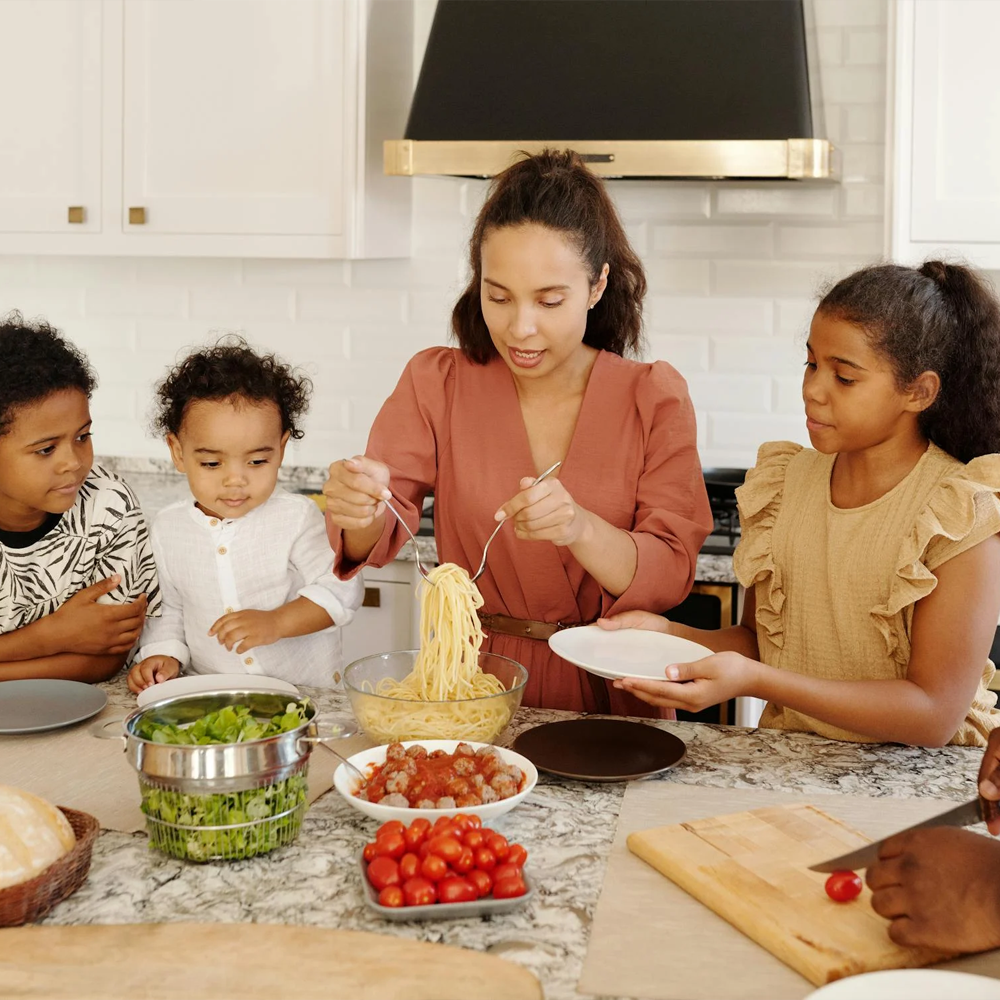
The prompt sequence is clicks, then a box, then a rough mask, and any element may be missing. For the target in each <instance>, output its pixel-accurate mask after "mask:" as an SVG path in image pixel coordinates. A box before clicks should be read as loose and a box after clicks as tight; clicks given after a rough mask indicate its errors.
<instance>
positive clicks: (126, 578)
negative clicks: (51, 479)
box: [0, 465, 160, 633]
mask: <svg viewBox="0 0 1000 1000" xmlns="http://www.w3.org/2000/svg"><path fill="white" fill-rule="evenodd" d="M115 573H118V574H120V575H121V578H122V579H121V583H120V584H119V585H118V586H117V587H116V588H115V589H114V590H113V591H111V593H110V594H108V595H106V596H105V597H102V598H101V599H100V600H101V603H113V604H125V603H128V602H130V601H134V600H136V598H138V597H139V595H140V594H145V595H146V597H147V599H148V604H147V609H146V615H147V617H155V616H158V615H159V613H160V587H159V583H158V581H157V576H156V564H155V563H154V562H153V551H152V548H151V546H150V544H149V536H148V534H147V532H146V522H145V520H144V519H143V516H142V510H141V508H140V507H139V501H138V500H137V499H136V496H135V494H134V493H133V492H132V489H131V488H130V487H129V485H128V483H126V482H125V481H124V480H122V479H119V478H118V476H116V475H114V474H113V473H110V472H105V471H104V470H103V469H102V468H100V467H99V466H96V465H95V466H94V467H93V468H92V469H91V470H90V475H89V476H87V478H86V480H85V481H84V484H83V486H81V487H80V492H79V494H78V495H77V498H76V503H75V504H74V505H73V506H72V507H71V508H70V509H69V510H68V511H66V513H65V514H63V515H62V517H60V518H59V519H58V521H57V522H56V523H55V525H54V526H53V527H51V529H50V530H48V531H47V532H45V534H44V535H43V536H42V537H41V538H39V539H38V540H37V541H34V542H32V543H31V544H29V545H24V546H19V547H16V548H15V547H14V546H12V545H5V544H3V542H2V541H0V633H3V632H13V631H15V630H16V629H19V628H24V626H26V625H30V624H31V623H32V622H35V621H38V619H39V618H43V617H44V616H45V615H50V614H52V612H53V611H56V610H57V609H58V608H59V607H61V606H62V605H63V604H64V603H65V602H66V601H67V600H69V598H71V597H72V596H73V595H74V594H75V593H77V592H78V591H80V590H83V588H84V587H89V586H90V585H91V584H93V583H97V582H98V581H100V580H105V579H107V578H108V577H109V576H112V575H113V574H115Z"/></svg>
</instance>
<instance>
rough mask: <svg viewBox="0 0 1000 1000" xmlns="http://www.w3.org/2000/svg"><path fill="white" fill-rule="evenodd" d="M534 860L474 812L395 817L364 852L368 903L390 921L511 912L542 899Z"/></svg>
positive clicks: (363, 869)
mask: <svg viewBox="0 0 1000 1000" xmlns="http://www.w3.org/2000/svg"><path fill="white" fill-rule="evenodd" d="M527 857H528V852H527V851H526V850H525V849H524V847H522V846H521V845H520V844H512V843H510V842H509V841H508V840H507V838H506V837H505V836H504V835H503V834H501V833H497V832H496V831H495V830H490V829H489V828H487V827H484V826H483V825H482V821H481V820H480V818H479V817H478V816H475V815H473V814H469V813H459V814H458V815H457V816H450V817H445V816H442V817H441V818H440V819H438V820H437V821H436V822H434V823H431V821H430V820H429V819H426V818H423V817H421V818H418V819H415V820H413V822H412V823H410V824H409V825H406V824H404V823H402V822H401V821H400V820H389V822H388V823H383V824H382V825H381V826H380V827H379V828H378V830H377V831H376V833H375V839H374V840H373V841H372V842H371V843H369V844H366V845H365V849H364V851H363V852H362V854H361V859H360V860H361V881H362V884H363V886H364V891H365V902H366V903H367V904H368V905H369V907H371V909H373V910H374V911H375V912H376V913H379V914H381V915H382V916H383V917H385V918H386V919H388V920H450V919H454V918H456V917H481V916H486V915H488V914H492V913H507V912H508V911H510V910H516V909H518V908H520V907H522V906H524V904H525V903H527V902H528V901H529V900H530V899H531V898H532V896H533V895H534V887H533V886H532V884H531V880H530V879H529V878H528V876H527V874H526V873H525V871H524V863H525V861H526V860H527Z"/></svg>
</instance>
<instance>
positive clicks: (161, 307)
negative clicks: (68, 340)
mask: <svg viewBox="0 0 1000 1000" xmlns="http://www.w3.org/2000/svg"><path fill="white" fill-rule="evenodd" d="M40 263H41V261H40ZM188 294H189V293H188V290H187V289H186V288H183V287H174V286H172V285H167V286H161V285H141V286H139V285H131V286H130V285H115V284H109V285H92V286H90V287H89V288H87V289H86V290H85V291H84V315H86V316H152V317H158V318H161V319H170V318H177V319H181V318H183V317H185V316H186V315H187V306H188Z"/></svg>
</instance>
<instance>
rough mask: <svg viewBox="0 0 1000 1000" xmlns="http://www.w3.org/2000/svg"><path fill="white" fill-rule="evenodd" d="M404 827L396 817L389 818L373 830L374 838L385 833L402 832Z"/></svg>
mask: <svg viewBox="0 0 1000 1000" xmlns="http://www.w3.org/2000/svg"><path fill="white" fill-rule="evenodd" d="M405 829H406V826H405V824H403V823H401V822H400V821H399V820H398V819H390V820H389V821H388V822H386V823H383V824H382V825H381V826H380V827H379V828H378V829H377V830H376V831H375V839H376V840H378V839H379V837H384V836H385V835H386V834H387V833H402V832H403V831H404V830H405Z"/></svg>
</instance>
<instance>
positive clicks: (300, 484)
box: [96, 457, 737, 584]
mask: <svg viewBox="0 0 1000 1000" xmlns="http://www.w3.org/2000/svg"><path fill="white" fill-rule="evenodd" d="M96 461H97V463H98V464H99V465H101V466H103V468H105V469H107V470H108V471H109V472H117V473H118V475H120V476H122V478H124V479H125V480H127V481H128V483H129V485H130V486H131V487H132V489H133V490H135V493H136V496H138V498H139V502H140V503H141V504H142V508H143V511H144V512H145V514H146V518H147V520H152V519H153V517H155V516H156V514H157V513H158V512H159V511H160V510H162V509H163V508H164V507H166V506H167V504H170V503H173V502H174V501H175V500H181V499H183V498H185V497H187V496H189V495H190V494H189V492H188V486H187V480H186V479H185V478H184V477H183V476H182V475H180V474H179V473H177V472H175V471H174V469H173V466H172V465H171V464H170V462H169V461H168V460H167V459H119V458H113V457H102V458H98V459H96ZM324 475H325V470H322V469H313V468H309V467H306V466H299V467H292V468H290V469H288V468H284V467H283V468H282V470H281V474H280V478H279V481H280V482H281V484H282V485H283V486H285V487H286V488H290V489H307V488H309V487H311V486H315V487H316V489H317V490H319V486H317V485H316V484H317V483H322V481H323V476H324ZM417 547H418V551H419V553H420V559H421V562H423V563H425V564H428V565H429V564H432V563H436V562H437V546H436V544H435V542H434V539H433V538H425V537H420V536H418V538H417ZM396 558H397V559H400V560H403V561H405V562H412V561H413V543H412V542H407V543H406V544H405V545H404V546H403V548H402V549H400V551H399V554H398V555H397V556H396ZM695 580H696V581H697V582H698V583H720V584H735V583H736V582H737V581H736V576H735V574H734V573H733V558H732V556H725V555H699V556H698V566H697V568H696V570H695Z"/></svg>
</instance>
